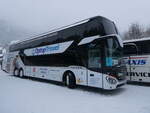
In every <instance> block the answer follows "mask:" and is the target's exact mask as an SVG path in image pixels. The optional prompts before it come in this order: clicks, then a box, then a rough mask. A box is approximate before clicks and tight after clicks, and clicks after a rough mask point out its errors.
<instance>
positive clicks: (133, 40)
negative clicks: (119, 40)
mask: <svg viewBox="0 0 150 113" xmlns="http://www.w3.org/2000/svg"><path fill="white" fill-rule="evenodd" d="M146 40H150V37H144V38H140V39H132V40H125V41H123V43H129V42H138V41H146Z"/></svg>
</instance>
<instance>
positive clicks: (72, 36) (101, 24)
mask: <svg viewBox="0 0 150 113" xmlns="http://www.w3.org/2000/svg"><path fill="white" fill-rule="evenodd" d="M106 27H107V29H106ZM108 28H109V29H108ZM92 30H93V31H94V32H93V31H92ZM98 30H99V31H98ZM91 32H92V33H96V32H97V33H98V34H99V35H101V36H105V35H111V34H118V31H117V29H116V26H115V24H114V22H113V21H111V20H109V19H107V18H105V17H102V16H95V17H92V18H88V19H85V20H82V21H79V22H76V23H74V24H70V25H68V26H64V27H61V28H58V29H54V30H51V31H49V32H46V33H42V34H39V35H36V36H34V37H31V38H28V39H26V40H22V41H18V42H16V43H14V44H11V45H10V51H17V50H24V49H27V48H34V47H37V46H43V45H48V44H54V43H60V42H63V41H70V40H76V41H75V43H78V41H80V40H81V39H83V38H85V37H86V36H87V34H88V33H89V34H88V35H92V34H90V33H91ZM66 35H67V36H66Z"/></svg>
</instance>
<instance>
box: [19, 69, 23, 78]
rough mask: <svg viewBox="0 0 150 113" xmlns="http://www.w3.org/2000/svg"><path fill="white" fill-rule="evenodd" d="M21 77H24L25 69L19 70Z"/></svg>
mask: <svg viewBox="0 0 150 113" xmlns="http://www.w3.org/2000/svg"><path fill="white" fill-rule="evenodd" d="M19 77H21V78H23V77H24V71H23V69H20V70H19Z"/></svg>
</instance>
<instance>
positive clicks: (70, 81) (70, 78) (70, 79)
mask: <svg viewBox="0 0 150 113" xmlns="http://www.w3.org/2000/svg"><path fill="white" fill-rule="evenodd" d="M65 85H66V86H67V87H68V88H71V89H73V88H75V87H76V82H75V77H74V75H73V74H72V73H71V72H67V73H66V74H65Z"/></svg>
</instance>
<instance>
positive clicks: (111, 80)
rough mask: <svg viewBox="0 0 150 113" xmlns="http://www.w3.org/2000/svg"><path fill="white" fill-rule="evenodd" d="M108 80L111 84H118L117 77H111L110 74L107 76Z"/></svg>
mask: <svg viewBox="0 0 150 113" xmlns="http://www.w3.org/2000/svg"><path fill="white" fill-rule="evenodd" d="M106 80H107V82H109V83H110V84H116V83H117V81H116V79H114V78H112V77H109V76H107V77H106Z"/></svg>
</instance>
